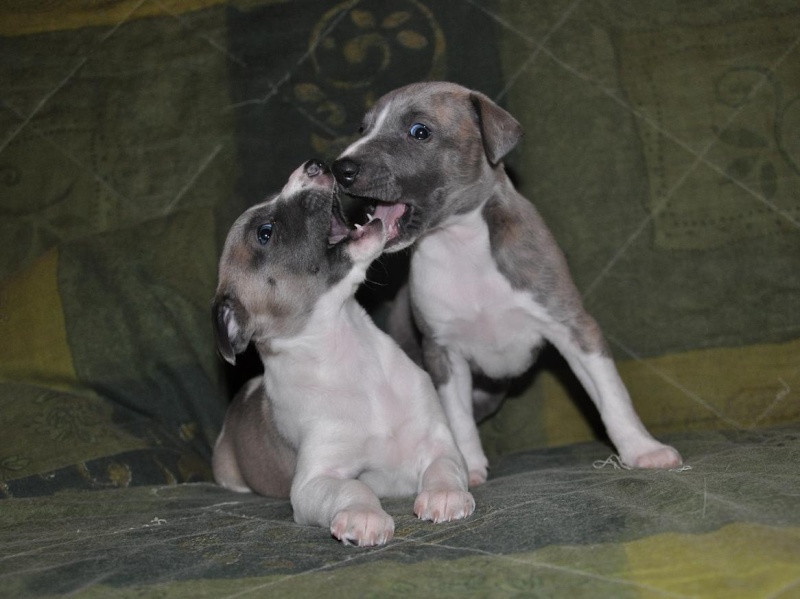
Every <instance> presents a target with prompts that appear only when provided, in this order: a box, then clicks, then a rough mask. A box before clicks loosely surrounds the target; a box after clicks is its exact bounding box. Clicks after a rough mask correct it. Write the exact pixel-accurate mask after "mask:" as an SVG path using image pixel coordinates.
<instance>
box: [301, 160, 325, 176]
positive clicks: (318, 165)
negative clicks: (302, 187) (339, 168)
mask: <svg viewBox="0 0 800 599" xmlns="http://www.w3.org/2000/svg"><path fill="white" fill-rule="evenodd" d="M303 168H304V169H305V171H306V175H308V176H309V177H316V176H317V175H319V174H320V173H324V172H326V167H325V163H324V162H322V161H321V160H317V159H316V158H312V159H311V160H309V161H308V162H306V163H305V164H304V165H303Z"/></svg>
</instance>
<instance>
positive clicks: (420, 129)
mask: <svg viewBox="0 0 800 599" xmlns="http://www.w3.org/2000/svg"><path fill="white" fill-rule="evenodd" d="M408 134H409V135H410V136H411V137H413V138H414V139H416V140H417V141H424V140H426V139H428V138H429V137H430V136H431V130H430V129H428V126H427V125H423V124H422V123H414V124H413V125H411V129H409V130H408Z"/></svg>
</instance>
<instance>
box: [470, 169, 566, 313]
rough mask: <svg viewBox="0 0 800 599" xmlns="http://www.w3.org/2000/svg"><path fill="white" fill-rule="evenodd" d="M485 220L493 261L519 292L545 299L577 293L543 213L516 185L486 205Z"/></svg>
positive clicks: (562, 255)
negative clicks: (540, 212) (529, 293)
mask: <svg viewBox="0 0 800 599" xmlns="http://www.w3.org/2000/svg"><path fill="white" fill-rule="evenodd" d="M482 217H483V219H484V220H485V222H486V226H487V228H488V231H489V246H490V250H491V253H492V258H493V259H494V262H495V264H496V266H497V269H498V270H499V271H500V273H501V274H502V275H503V276H504V277H505V278H506V279H507V280H508V281H509V283H510V284H511V286H512V287H513V288H514V289H517V290H526V291H530V292H532V293H533V295H534V298H535V299H536V300H537V301H542V300H544V298H547V297H553V296H554V294H556V295H555V296H556V297H561V298H562V299H563V298H564V297H565V296H564V294H566V296H567V297H569V296H571V295H573V294H576V293H577V291H575V289H574V286H573V284H572V282H571V279H569V277H568V276H565V275H564V273H567V272H568V271H567V264H566V258H565V257H564V253H563V252H562V251H561V248H560V247H559V246H558V243H557V242H556V240H555V238H554V237H553V234H552V233H551V232H550V230H549V229H548V227H547V225H546V224H545V222H544V219H542V217H541V215H540V214H539V211H538V210H537V209H536V207H535V206H534V205H533V203H531V202H530V201H529V200H528V199H527V198H525V197H524V196H523V195H522V194H520V193H519V192H518V191H517V190H516V189H514V188H513V187H512V186H510V185H509V186H508V187H507V188H506V189H504V190H503V193H495V194H494V195H492V196H491V197H490V198H489V200H488V201H487V202H486V204H484V207H483V210H482Z"/></svg>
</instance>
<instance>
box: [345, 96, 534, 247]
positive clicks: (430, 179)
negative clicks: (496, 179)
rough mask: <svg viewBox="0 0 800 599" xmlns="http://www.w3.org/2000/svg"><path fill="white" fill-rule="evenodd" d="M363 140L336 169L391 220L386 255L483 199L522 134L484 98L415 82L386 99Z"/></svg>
mask: <svg viewBox="0 0 800 599" xmlns="http://www.w3.org/2000/svg"><path fill="white" fill-rule="evenodd" d="M360 131H361V134H362V138H361V139H360V140H358V141H356V142H355V143H353V144H352V145H350V147H348V148H347V149H346V150H345V151H344V152H343V153H342V155H341V156H340V157H339V158H338V159H337V160H336V161H335V162H334V163H333V167H332V169H333V172H334V175H335V176H336V180H337V182H338V184H339V185H340V187H341V188H343V190H344V191H345V192H346V193H347V194H348V195H350V196H354V197H356V198H358V199H360V200H362V203H363V204H366V205H367V206H368V212H369V213H371V214H373V215H374V216H376V217H378V218H381V219H383V220H385V221H386V227H387V231H388V241H387V244H386V251H396V250H399V249H402V248H404V247H407V246H409V245H411V244H412V243H414V241H416V239H417V238H418V237H419V236H420V235H422V234H423V233H425V231H427V230H429V229H431V228H433V227H436V226H437V225H439V224H441V223H442V222H443V221H444V219H445V218H446V217H447V216H449V215H452V214H460V213H464V212H468V211H470V210H473V209H474V208H476V207H477V206H478V205H479V203H480V201H482V200H484V199H485V196H484V195H482V194H481V193H471V191H472V190H474V189H476V188H477V187H479V186H481V185H483V184H486V183H487V182H488V183H489V184H491V181H492V180H493V178H492V177H491V171H493V170H494V169H495V168H497V167H498V165H499V164H500V162H501V160H502V159H503V157H504V156H505V155H506V154H507V153H508V152H509V151H511V149H512V148H513V147H514V146H515V145H516V144H517V142H518V141H519V139H520V137H521V136H522V128H521V126H520V124H519V123H518V122H517V121H516V119H514V117H512V116H511V115H510V114H509V113H508V112H506V111H505V110H503V109H502V108H500V107H499V106H497V105H496V104H495V103H494V102H492V101H491V100H490V99H489V98H488V97H486V96H485V95H483V94H481V93H479V92H475V91H471V90H469V89H466V88H464V87H461V86H460V85H455V84H453V83H444V82H433V83H417V84H413V85H409V86H406V87H402V88H400V89H397V90H395V91H393V92H390V93H388V94H386V95H385V96H383V97H382V98H380V99H379V100H378V101H377V102H376V104H375V105H374V106H373V108H372V109H371V110H370V111H369V112H367V114H366V115H365V117H364V121H363V124H362V126H361V129H360Z"/></svg>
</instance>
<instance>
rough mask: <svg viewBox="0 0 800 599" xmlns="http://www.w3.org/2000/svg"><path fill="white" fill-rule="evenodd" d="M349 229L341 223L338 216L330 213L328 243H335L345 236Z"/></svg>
mask: <svg viewBox="0 0 800 599" xmlns="http://www.w3.org/2000/svg"><path fill="white" fill-rule="evenodd" d="M349 233H350V230H349V229H348V228H347V227H346V226H345V225H344V224H342V223H341V222H340V221H339V219H338V218H336V217H335V216H333V215H331V232H330V234H329V235H328V243H331V244H335V243H338V242H340V241H341V240H342V239H344V238H345V237H347V236H348V235H349Z"/></svg>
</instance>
